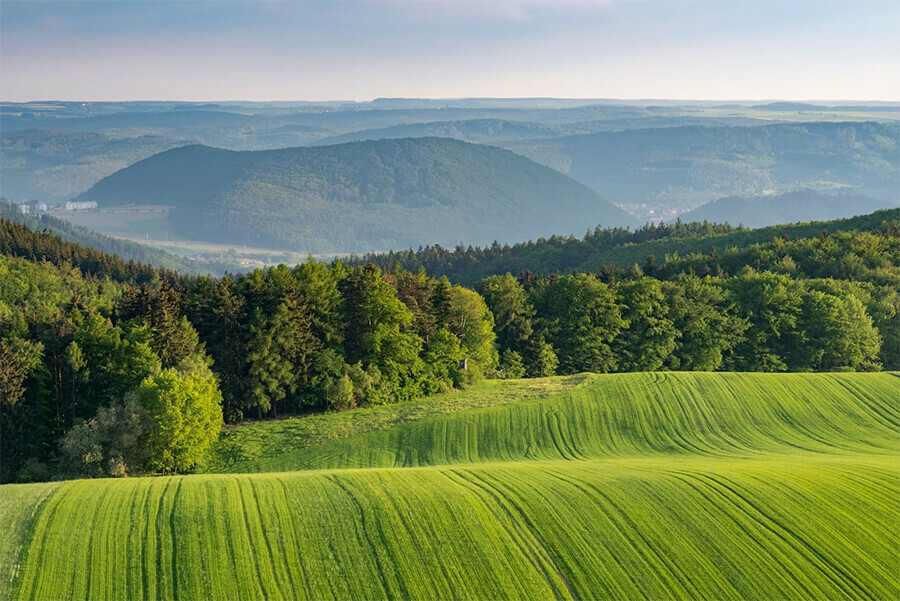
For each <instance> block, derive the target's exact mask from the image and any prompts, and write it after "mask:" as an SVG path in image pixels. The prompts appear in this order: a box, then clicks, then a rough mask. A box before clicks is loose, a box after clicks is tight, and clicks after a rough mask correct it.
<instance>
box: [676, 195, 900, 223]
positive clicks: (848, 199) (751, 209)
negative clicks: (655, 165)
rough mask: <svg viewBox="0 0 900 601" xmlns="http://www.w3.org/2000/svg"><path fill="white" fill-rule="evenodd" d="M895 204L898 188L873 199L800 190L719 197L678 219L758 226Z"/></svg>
mask: <svg viewBox="0 0 900 601" xmlns="http://www.w3.org/2000/svg"><path fill="white" fill-rule="evenodd" d="M898 205H900V192H898V196H896V197H895V198H893V199H891V200H875V199H873V198H869V197H867V196H861V195H859V194H854V195H850V194H822V193H820V192H815V191H813V190H799V191H797V192H788V193H786V194H778V195H775V196H756V197H753V198H746V197H741V196H730V197H728V198H720V199H718V200H714V201H712V202H709V203H707V204H705V205H703V206H701V207H698V208H696V209H694V210H693V211H689V212H687V213H685V214H684V215H681V219H682V220H683V221H685V222H691V221H709V222H711V223H730V224H732V225H738V224H743V225H744V226H745V227H753V228H757V227H766V226H769V225H777V224H779V223H796V222H798V221H809V220H810V219H815V220H831V219H841V218H845V217H852V216H853V215H862V214H864V213H872V212H874V211H877V210H879V209H889V208H896V207H897V206H898Z"/></svg>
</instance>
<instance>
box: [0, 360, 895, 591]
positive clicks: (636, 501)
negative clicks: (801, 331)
mask: <svg viewBox="0 0 900 601" xmlns="http://www.w3.org/2000/svg"><path fill="white" fill-rule="evenodd" d="M556 381H557V380H551V381H549V382H550V383H553V382H556ZM495 384H499V385H500V386H517V385H518V383H495ZM532 384H533V382H532ZM897 390H898V378H897V377H896V376H895V375H892V374H823V375H805V374H786V375H784V374H763V375H759V374H702V373H699V374H695V373H691V374H665V375H661V374H616V375H605V376H592V377H590V378H588V382H587V384H586V385H585V386H582V387H578V388H575V389H571V390H569V391H568V392H564V393H563V394H560V395H555V396H551V397H546V398H537V399H534V400H530V401H524V402H519V403H513V404H509V405H505V406H496V407H490V408H485V409H480V410H475V411H464V412H458V413H454V414H450V415H445V416H443V417H430V418H426V419H424V420H420V421H418V422H415V423H407V424H406V425H401V426H399V427H391V426H390V425H389V424H385V425H387V426H388V427H387V428H386V429H382V430H379V431H373V432H370V433H369V434H364V435H362V436H354V437H349V438H347V439H345V440H344V441H343V442H340V441H339V442H336V443H330V444H326V445H323V446H321V447H307V448H306V449H305V450H302V451H300V452H299V453H297V456H298V457H300V458H302V457H303V456H306V457H307V459H317V461H314V462H313V463H315V464H316V467H323V466H326V465H332V466H337V465H341V464H345V465H349V464H356V465H359V466H361V467H362V466H364V467H366V468H372V467H379V466H385V465H405V466H413V465H428V464H430V465H433V466H434V467H426V468H419V469H397V468H382V469H364V470H356V469H344V470H334V471H324V472H323V471H312V472H306V473H302V472H301V473H296V472H295V473H282V474H259V475H246V474H236V475H225V474H217V475H202V476H187V477H171V478H155V479H146V478H143V479H139V478H136V479H126V480H118V481H117V480H100V481H92V482H85V481H80V482H71V483H67V484H64V485H62V486H60V487H59V488H58V489H56V492H55V493H54V494H52V496H50V497H49V499H48V500H47V501H46V502H45V503H44V505H43V506H42V508H41V510H40V511H39V512H38V513H37V515H36V516H35V518H34V519H33V520H29V519H23V518H22V517H16V516H21V515H22V506H23V505H24V503H26V502H31V500H30V499H21V500H19V499H15V498H14V499H13V503H14V505H15V509H14V510H13V511H12V512H9V514H10V515H12V516H13V519H14V520H16V524H15V528H16V529H17V531H22V530H23V529H25V530H28V531H30V534H29V537H30V540H31V541H34V542H32V543H31V549H30V552H28V553H27V554H25V555H24V558H25V559H24V563H23V565H22V569H21V576H20V578H19V579H18V582H17V583H16V584H15V586H14V587H13V588H12V589H11V591H12V594H11V595H9V596H10V597H12V598H15V599H28V598H104V599H145V598H146V599H159V598H167V599H169V598H192V599H193V598H215V599H219V598H264V597H265V598H273V599H282V598H284V599H287V598H290V599H305V598H313V599H322V598H336V599H358V598H404V599H433V598H454V599H484V598H509V599H536V598H539V599H543V598H558V599H576V598H579V599H585V598H622V599H629V600H631V599H634V600H640V599H647V600H649V599H662V598H665V599H785V598H790V599H794V598H814V599H837V598H873V599H893V598H896V597H897V596H898V594H900V578H898V574H900V556H898V555H897V553H896V550H897V548H898V546H900V530H898V529H897V528H896V525H897V524H898V522H900V503H898V501H900V474H898V472H897V470H896V458H897V454H898V450H900V449H898V442H897V440H898V437H897V434H898V426H897V422H898V408H897V406H896V403H895V402H894V401H895V399H896V397H897V394H896V393H897ZM454 394H455V396H464V395H466V394H468V393H467V392H464V393H454ZM392 408H393V407H392ZM379 409H380V408H379ZM353 413H356V412H346V413H341V414H333V416H334V418H336V419H340V420H343V421H344V422H347V421H349V420H350V419H352V416H353ZM686 415H695V416H697V417H696V418H693V419H684V416H686ZM307 419H308V418H307ZM295 421H301V422H302V421H304V420H295ZM267 425H268V424H266V425H260V426H244V427H242V428H238V429H239V430H240V429H246V430H252V429H253V428H255V427H264V426H267ZM600 425H602V427H598V426H600ZM340 444H343V447H342V448H341V447H338V446H335V445H340ZM319 450H321V451H322V452H321V453H320V452H319ZM354 458H355V459H354ZM348 460H351V461H348ZM473 462H474V464H473ZM476 464H477V465H476ZM20 539H21V537H20ZM37 549H40V552H35V551H36V550H37Z"/></svg>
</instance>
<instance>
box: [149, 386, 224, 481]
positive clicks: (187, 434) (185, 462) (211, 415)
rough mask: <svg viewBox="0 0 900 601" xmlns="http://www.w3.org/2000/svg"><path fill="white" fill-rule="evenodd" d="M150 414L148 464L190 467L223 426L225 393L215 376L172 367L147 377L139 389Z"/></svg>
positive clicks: (157, 468) (166, 467) (156, 467)
mask: <svg viewBox="0 0 900 601" xmlns="http://www.w3.org/2000/svg"><path fill="white" fill-rule="evenodd" d="M137 394H138V398H139V399H140V401H141V404H142V405H143V406H144V407H145V408H146V409H147V411H148V412H149V414H150V432H149V435H148V438H149V448H150V459H149V461H148V466H149V467H150V469H152V470H153V471H160V472H179V471H184V470H187V469H190V468H191V467H193V466H194V464H196V463H197V462H198V461H199V460H200V459H201V458H202V457H203V454H204V453H205V452H206V450H207V449H208V448H209V445H210V444H212V443H213V442H214V441H215V440H216V438H218V436H219V430H220V429H221V428H222V394H221V393H220V392H219V388H218V386H217V385H216V382H215V379H214V378H212V377H211V374H208V375H207V376H206V377H203V376H198V375H185V374H182V373H180V372H178V371H177V370H175V369H172V368H169V369H165V370H163V371H162V372H160V373H159V374H158V375H155V376H150V377H148V378H147V379H146V380H144V381H143V382H142V383H141V385H140V387H139V388H138V391H137Z"/></svg>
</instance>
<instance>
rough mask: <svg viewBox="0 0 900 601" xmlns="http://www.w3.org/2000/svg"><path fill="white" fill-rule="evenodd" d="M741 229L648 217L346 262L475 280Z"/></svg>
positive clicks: (557, 268)
mask: <svg viewBox="0 0 900 601" xmlns="http://www.w3.org/2000/svg"><path fill="white" fill-rule="evenodd" d="M743 231H746V230H745V229H744V228H741V227H733V226H731V225H729V224H727V223H725V224H715V223H709V222H707V221H704V222H702V223H699V222H694V223H684V222H682V221H681V220H680V219H679V220H676V221H675V222H673V223H670V224H666V223H658V224H657V223H647V224H645V225H644V226H643V227H640V228H637V229H634V230H632V229H631V228H627V227H614V228H603V227H600V226H597V227H596V228H594V229H593V230H588V232H587V233H586V234H585V235H584V237H583V238H581V239H578V238H576V237H575V236H560V235H554V236H550V238H539V239H537V240H530V241H528V242H517V243H515V244H512V245H510V244H500V243H499V242H497V241H494V243H493V244H491V245H490V246H484V247H482V246H471V245H469V246H464V245H461V244H460V245H457V246H456V247H455V248H453V249H452V250H451V249H447V248H444V247H442V246H440V245H434V246H426V247H424V248H419V250H417V251H414V250H412V249H409V250H400V251H394V250H392V251H390V252H387V253H366V254H365V255H362V256H361V257H360V256H356V255H351V256H350V259H349V263H350V264H352V265H365V264H366V263H374V264H375V265H378V266H379V267H381V268H382V269H392V268H393V267H394V266H397V265H399V266H400V267H402V268H403V269H406V270H408V271H418V270H419V269H424V270H425V271H426V272H427V273H430V274H432V275H435V276H437V277H440V276H447V277H449V278H450V279H452V280H453V281H459V282H474V281H476V280H477V279H479V278H480V277H486V276H488V275H495V274H501V273H505V272H507V271H508V272H510V273H518V272H519V271H522V270H525V269H528V270H530V271H534V272H537V273H551V272H557V273H565V272H569V271H572V270H573V269H578V268H580V267H581V265H582V264H583V263H584V262H585V261H587V260H589V259H590V258H591V257H592V256H593V255H594V254H595V253H597V252H598V251H601V250H610V249H616V248H620V247H623V246H626V245H628V246H632V245H637V244H642V243H645V242H651V241H653V240H661V239H682V238H699V237H702V236H714V235H721V234H730V233H732V232H743Z"/></svg>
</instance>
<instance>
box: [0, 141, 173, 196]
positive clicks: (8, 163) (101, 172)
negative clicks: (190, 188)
mask: <svg viewBox="0 0 900 601" xmlns="http://www.w3.org/2000/svg"><path fill="white" fill-rule="evenodd" d="M187 143H188V141H187V140H185V139H183V138H182V139H177V138H174V137H170V136H166V135H155V134H154V135H135V134H130V135H129V134H118V133H117V134H111V133H94V132H72V131H62V130H58V129H27V130H22V131H4V132H3V134H2V135H0V165H2V168H0V169H2V177H0V196H3V197H6V198H9V199H10V200H35V199H37V200H40V201H42V202H50V203H52V202H57V201H61V200H67V199H69V198H72V197H73V196H75V195H76V194H80V193H82V192H84V191H85V190H87V189H88V188H90V187H91V186H92V185H94V184H95V183H97V182H98V181H99V180H100V179H102V178H104V177H106V176H107V175H111V174H113V173H115V172H116V171H118V170H119V169H123V168H125V167H127V166H128V165H131V164H132V163H135V162H137V161H139V160H141V159H145V158H147V157H149V156H153V155H154V154H157V153H159V152H163V151H165V150H169V149H171V148H175V147H177V146H184V145H185V144H187Z"/></svg>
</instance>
